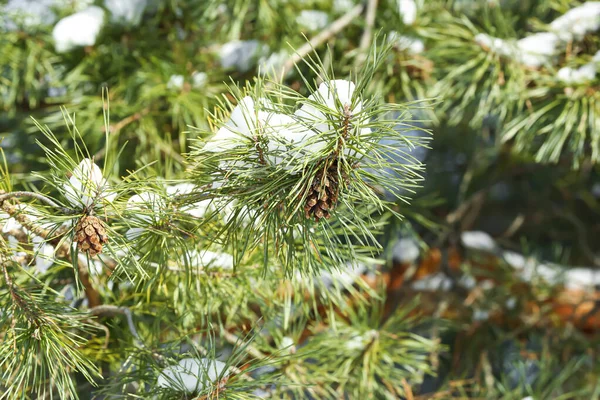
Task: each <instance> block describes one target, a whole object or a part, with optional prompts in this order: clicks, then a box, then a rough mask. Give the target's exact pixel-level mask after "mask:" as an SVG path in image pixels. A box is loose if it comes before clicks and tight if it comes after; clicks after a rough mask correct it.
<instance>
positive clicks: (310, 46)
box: [280, 4, 365, 77]
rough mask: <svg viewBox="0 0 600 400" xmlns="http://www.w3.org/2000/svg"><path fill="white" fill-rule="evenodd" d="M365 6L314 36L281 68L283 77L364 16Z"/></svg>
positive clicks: (357, 8)
mask: <svg viewBox="0 0 600 400" xmlns="http://www.w3.org/2000/svg"><path fill="white" fill-rule="evenodd" d="M364 8H365V6H364V5H362V4H358V5H356V6H355V7H354V8H352V9H351V10H350V11H348V12H347V13H346V14H344V15H342V16H341V17H340V18H338V19H336V20H335V21H333V22H332V23H331V25H329V27H328V28H327V29H325V30H323V31H321V32H320V33H319V34H317V35H316V36H314V37H313V38H312V39H311V40H310V41H309V42H308V43H305V44H304V45H303V46H301V47H300V48H299V49H298V50H297V51H296V53H294V55H293V56H292V57H290V59H288V60H287V61H286V62H285V64H283V67H282V68H281V74H280V76H281V77H284V76H286V75H287V73H288V72H289V71H290V70H291V69H292V68H293V67H294V65H295V64H296V63H297V62H298V61H300V60H302V59H303V58H304V57H305V56H306V55H307V54H309V53H310V52H311V51H313V50H314V48H315V47H318V46H320V45H322V44H323V43H325V42H326V41H328V40H329V39H331V38H332V37H333V36H334V35H336V34H337V33H338V32H340V31H341V30H342V29H344V28H345V27H346V26H348V25H350V24H351V23H352V22H353V21H354V20H355V19H356V18H357V17H358V16H359V15H360V14H362V12H363V10H364Z"/></svg>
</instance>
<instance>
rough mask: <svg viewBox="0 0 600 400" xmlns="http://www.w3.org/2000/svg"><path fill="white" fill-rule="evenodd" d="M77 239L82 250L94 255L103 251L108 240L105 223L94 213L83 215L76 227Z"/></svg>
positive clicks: (78, 246)
mask: <svg viewBox="0 0 600 400" xmlns="http://www.w3.org/2000/svg"><path fill="white" fill-rule="evenodd" d="M75 241H76V242H77V248H78V249H79V250H80V251H82V252H84V253H88V254H89V255H90V256H92V257H93V256H95V255H96V254H98V253H101V252H102V245H103V244H105V243H106V242H108V236H106V230H105V229H104V224H103V223H102V221H100V220H99V219H98V218H97V217H94V216H93V215H86V216H84V217H82V218H81V219H80V220H79V222H78V223H77V226H76V227H75Z"/></svg>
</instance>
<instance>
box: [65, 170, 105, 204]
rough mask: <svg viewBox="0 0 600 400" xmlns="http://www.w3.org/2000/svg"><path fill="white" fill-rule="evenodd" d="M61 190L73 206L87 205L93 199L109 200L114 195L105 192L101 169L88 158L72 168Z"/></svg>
mask: <svg viewBox="0 0 600 400" xmlns="http://www.w3.org/2000/svg"><path fill="white" fill-rule="evenodd" d="M63 190H64V194H65V197H66V198H67V200H68V201H69V203H71V205H73V206H74V207H82V208H83V207H89V206H90V205H92V203H94V201H95V200H100V199H106V200H109V201H111V200H112V199H113V198H114V195H108V194H107V190H108V184H107V182H106V179H104V177H103V176H102V170H101V169H100V168H99V167H98V166H97V165H96V164H94V162H93V161H92V160H90V159H89V158H85V159H83V160H82V161H81V162H80V163H79V165H78V166H77V167H76V168H75V169H74V170H73V175H71V177H70V178H69V181H68V182H66V183H65V184H64V186H63Z"/></svg>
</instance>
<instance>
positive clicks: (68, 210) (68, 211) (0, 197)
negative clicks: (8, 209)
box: [0, 191, 80, 215]
mask: <svg viewBox="0 0 600 400" xmlns="http://www.w3.org/2000/svg"><path fill="white" fill-rule="evenodd" d="M15 197H32V198H34V199H37V200H40V201H42V202H44V203H46V204H48V205H49V206H50V207H53V208H56V209H57V210H60V211H61V212H62V213H63V214H65V215H73V214H78V213H79V212H80V211H79V210H75V209H72V208H67V207H62V206H61V205H59V204H57V203H55V202H54V201H53V200H51V199H49V198H48V197H46V196H44V195H43V194H41V193H35V192H24V191H18V192H9V193H4V194H2V195H0V204H1V203H2V202H3V201H4V200H8V199H13V198H15Z"/></svg>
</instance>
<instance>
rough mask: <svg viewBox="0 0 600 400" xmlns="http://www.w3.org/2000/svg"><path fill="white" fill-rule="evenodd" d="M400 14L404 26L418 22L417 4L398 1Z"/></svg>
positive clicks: (412, 1) (410, 1)
mask: <svg viewBox="0 0 600 400" xmlns="http://www.w3.org/2000/svg"><path fill="white" fill-rule="evenodd" d="M397 4H398V13H399V14H400V16H401V17H402V22H403V23H404V25H412V24H414V23H415V21H416V20H417V4H416V3H415V1H414V0H397Z"/></svg>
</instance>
